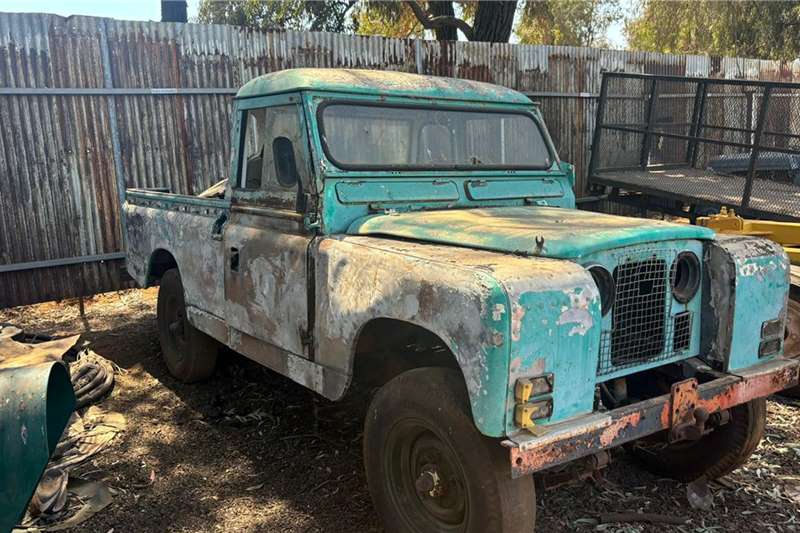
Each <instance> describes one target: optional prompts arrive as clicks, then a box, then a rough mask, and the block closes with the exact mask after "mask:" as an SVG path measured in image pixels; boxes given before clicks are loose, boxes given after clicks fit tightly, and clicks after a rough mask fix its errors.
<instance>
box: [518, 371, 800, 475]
mask: <svg viewBox="0 0 800 533" xmlns="http://www.w3.org/2000/svg"><path fill="white" fill-rule="evenodd" d="M798 379H800V360H795V359H784V358H778V359H775V360H772V361H768V362H765V363H761V364H758V365H754V366H752V367H750V368H747V369H745V370H742V371H739V372H737V373H736V374H735V375H734V374H729V375H725V376H723V377H719V378H716V379H713V380H711V381H708V382H705V383H702V384H699V385H698V384H697V381H696V380H694V379H689V380H685V381H682V382H679V383H676V384H675V385H673V386H672V391H671V393H670V394H665V395H663V396H658V397H656V398H651V399H649V400H645V401H642V402H637V403H634V404H631V405H626V406H624V407H619V408H617V409H614V410H611V411H605V412H602V413H592V414H590V415H586V416H582V417H580V418H577V419H574V420H569V421H566V422H561V423H558V424H553V425H551V426H547V427H546V428H543V433H541V434H539V435H534V434H532V433H530V432H527V431H525V432H521V433H519V434H516V435H514V436H511V437H509V438H508V439H507V440H505V441H503V446H505V447H507V448H508V449H509V453H510V459H511V472H512V477H515V478H516V477H520V476H523V475H525V474H531V473H534V472H539V471H542V470H545V469H547V468H551V467H554V466H558V465H562V464H564V463H568V462H570V461H573V460H575V459H579V458H581V457H585V456H588V455H592V454H595V453H597V452H599V451H600V450H604V449H608V448H613V447H615V446H619V445H621V444H625V443H626V442H631V441H634V440H637V439H640V438H642V437H646V436H648V435H652V434H653V433H657V432H659V431H664V430H673V432H675V431H676V430H679V429H680V428H681V427H682V426H686V425H687V424H691V423H692V421H693V420H694V419H695V413H697V411H696V410H697V409H704V410H705V413H706V414H713V413H716V412H719V411H724V410H726V409H730V408H731V407H734V406H736V405H740V404H743V403H746V402H748V401H750V400H754V399H756V398H763V397H765V396H769V395H770V394H773V393H775V392H779V391H782V390H784V389H786V388H788V387H792V386H794V385H797V384H798Z"/></svg>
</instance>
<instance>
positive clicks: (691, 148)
mask: <svg viewBox="0 0 800 533" xmlns="http://www.w3.org/2000/svg"><path fill="white" fill-rule="evenodd" d="M707 95H708V85H707V84H706V82H704V81H701V82H700V83H698V84H697V90H696V91H695V95H694V109H693V110H692V123H691V125H690V126H689V127H690V128H691V129H690V130H689V136H690V137H694V139H692V140H690V141H689V144H688V145H687V147H686V161H687V162H689V165H690V166H692V167H694V166H695V164H696V163H697V137H699V136H700V131H701V129H702V123H703V116H704V115H705V111H706V96H707Z"/></svg>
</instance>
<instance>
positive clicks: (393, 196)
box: [335, 180, 459, 204]
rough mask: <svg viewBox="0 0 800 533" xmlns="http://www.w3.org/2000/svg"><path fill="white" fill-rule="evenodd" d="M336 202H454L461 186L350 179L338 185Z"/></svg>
mask: <svg viewBox="0 0 800 533" xmlns="http://www.w3.org/2000/svg"><path fill="white" fill-rule="evenodd" d="M335 187H336V199H337V200H339V201H340V202H342V203H343V204H396V203H418V202H448V201H449V202H455V201H456V200H458V198H459V193H458V187H457V186H456V184H455V182H454V181H452V180H448V181H443V180H440V181H418V180H402V181H398V180H394V181H388V182H387V181H374V180H372V181H371V180H348V181H340V182H338V183H336V185H335Z"/></svg>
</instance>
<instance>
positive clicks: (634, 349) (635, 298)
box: [611, 257, 667, 366]
mask: <svg viewBox="0 0 800 533" xmlns="http://www.w3.org/2000/svg"><path fill="white" fill-rule="evenodd" d="M614 281H615V282H616V284H617V297H616V300H615V303H614V309H613V311H612V313H613V314H612V329H611V364H613V365H614V366H625V365H627V364H628V363H630V362H638V361H643V360H647V359H651V358H653V357H655V356H657V355H658V354H660V353H661V352H662V351H663V350H664V329H665V328H664V316H665V314H666V300H667V265H666V262H665V261H663V260H661V259H657V258H655V257H654V258H652V259H648V260H645V261H637V262H632V263H627V264H624V265H620V266H618V267H617V268H615V269H614Z"/></svg>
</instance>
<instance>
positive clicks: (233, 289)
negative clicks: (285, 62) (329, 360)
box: [224, 96, 312, 357]
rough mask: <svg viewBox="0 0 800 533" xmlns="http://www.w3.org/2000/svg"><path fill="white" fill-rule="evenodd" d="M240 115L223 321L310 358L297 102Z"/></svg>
mask: <svg viewBox="0 0 800 533" xmlns="http://www.w3.org/2000/svg"><path fill="white" fill-rule="evenodd" d="M258 102H261V105H257V103H258ZM248 105H254V104H248ZM242 113H243V115H242V117H241V133H240V135H241V137H240V138H241V144H240V152H239V154H240V155H239V158H238V161H239V168H238V169H237V176H236V178H237V179H236V182H235V183H234V185H233V187H232V189H231V191H232V192H231V218H230V220H229V221H228V223H227V224H226V226H225V233H224V246H225V269H226V270H225V300H226V312H227V313H226V319H227V322H228V325H229V327H231V328H233V329H234V330H236V331H239V332H241V333H245V334H247V335H249V336H252V337H255V338H257V339H259V340H261V341H264V342H266V343H269V344H271V345H274V346H277V347H278V348H281V349H283V350H286V351H288V352H291V353H293V354H296V355H301V356H303V357H308V351H307V346H306V344H307V341H306V339H307V338H308V297H309V294H308V264H307V263H308V262H307V258H308V250H309V245H310V243H311V240H312V235H311V234H310V233H308V232H307V231H306V229H305V226H304V223H303V211H304V210H305V206H304V205H303V204H304V202H303V200H304V198H305V194H304V191H306V190H308V187H309V186H310V183H311V170H310V158H309V155H308V140H307V136H306V135H307V133H306V127H305V121H304V119H303V115H302V109H301V107H300V106H299V105H298V103H297V97H296V96H281V97H270V98H265V99H258V100H257V101H256V104H255V105H254V107H250V108H248V109H244V110H243V111H242ZM234 334H235V332H234Z"/></svg>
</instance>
